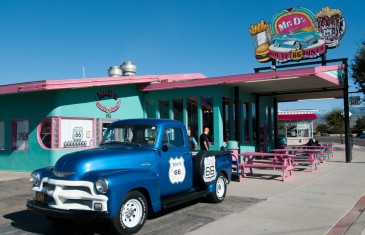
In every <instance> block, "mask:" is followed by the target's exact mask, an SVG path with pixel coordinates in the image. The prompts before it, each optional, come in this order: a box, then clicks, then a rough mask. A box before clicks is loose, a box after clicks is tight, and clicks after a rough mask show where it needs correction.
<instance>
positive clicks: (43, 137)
mask: <svg viewBox="0 0 365 235" xmlns="http://www.w3.org/2000/svg"><path fill="white" fill-rule="evenodd" d="M37 135H38V141H39V144H40V145H41V146H42V147H44V148H46V149H60V148H85V147H94V146H95V137H94V136H95V135H94V120H93V119H91V118H65V117H46V118H44V119H43V120H42V121H41V123H40V124H39V127H38V133H37Z"/></svg>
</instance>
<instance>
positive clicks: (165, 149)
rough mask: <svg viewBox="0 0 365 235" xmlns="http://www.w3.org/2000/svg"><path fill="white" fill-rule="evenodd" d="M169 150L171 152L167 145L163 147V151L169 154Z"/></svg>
mask: <svg viewBox="0 0 365 235" xmlns="http://www.w3.org/2000/svg"><path fill="white" fill-rule="evenodd" d="M167 150H169V147H168V146H167V144H164V145H162V151H163V152H167Z"/></svg>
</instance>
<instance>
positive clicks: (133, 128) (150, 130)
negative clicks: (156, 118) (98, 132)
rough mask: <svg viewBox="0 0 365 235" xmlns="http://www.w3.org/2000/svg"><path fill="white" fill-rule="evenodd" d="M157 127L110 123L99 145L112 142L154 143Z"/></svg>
mask: <svg viewBox="0 0 365 235" xmlns="http://www.w3.org/2000/svg"><path fill="white" fill-rule="evenodd" d="M156 133H157V128H156V127H155V126H152V125H145V124H121V125H111V126H110V127H109V128H108V129H107V130H106V131H105V133H103V139H102V141H101V143H100V144H101V145H103V144H112V143H128V144H139V145H141V144H142V145H154V144H155V140H156Z"/></svg>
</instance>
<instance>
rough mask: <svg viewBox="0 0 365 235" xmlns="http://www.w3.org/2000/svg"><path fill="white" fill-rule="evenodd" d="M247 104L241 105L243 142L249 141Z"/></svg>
mask: <svg viewBox="0 0 365 235" xmlns="http://www.w3.org/2000/svg"><path fill="white" fill-rule="evenodd" d="M249 111H250V109H249V104H248V103H242V127H243V141H244V142H249V141H250V122H249V113H250V112H249Z"/></svg>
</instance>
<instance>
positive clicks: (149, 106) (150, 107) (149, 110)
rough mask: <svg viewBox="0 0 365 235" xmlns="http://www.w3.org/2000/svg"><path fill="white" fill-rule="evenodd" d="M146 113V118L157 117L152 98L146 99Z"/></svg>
mask: <svg viewBox="0 0 365 235" xmlns="http://www.w3.org/2000/svg"><path fill="white" fill-rule="evenodd" d="M146 115H147V118H157V116H156V103H155V101H153V100H148V101H146Z"/></svg>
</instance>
